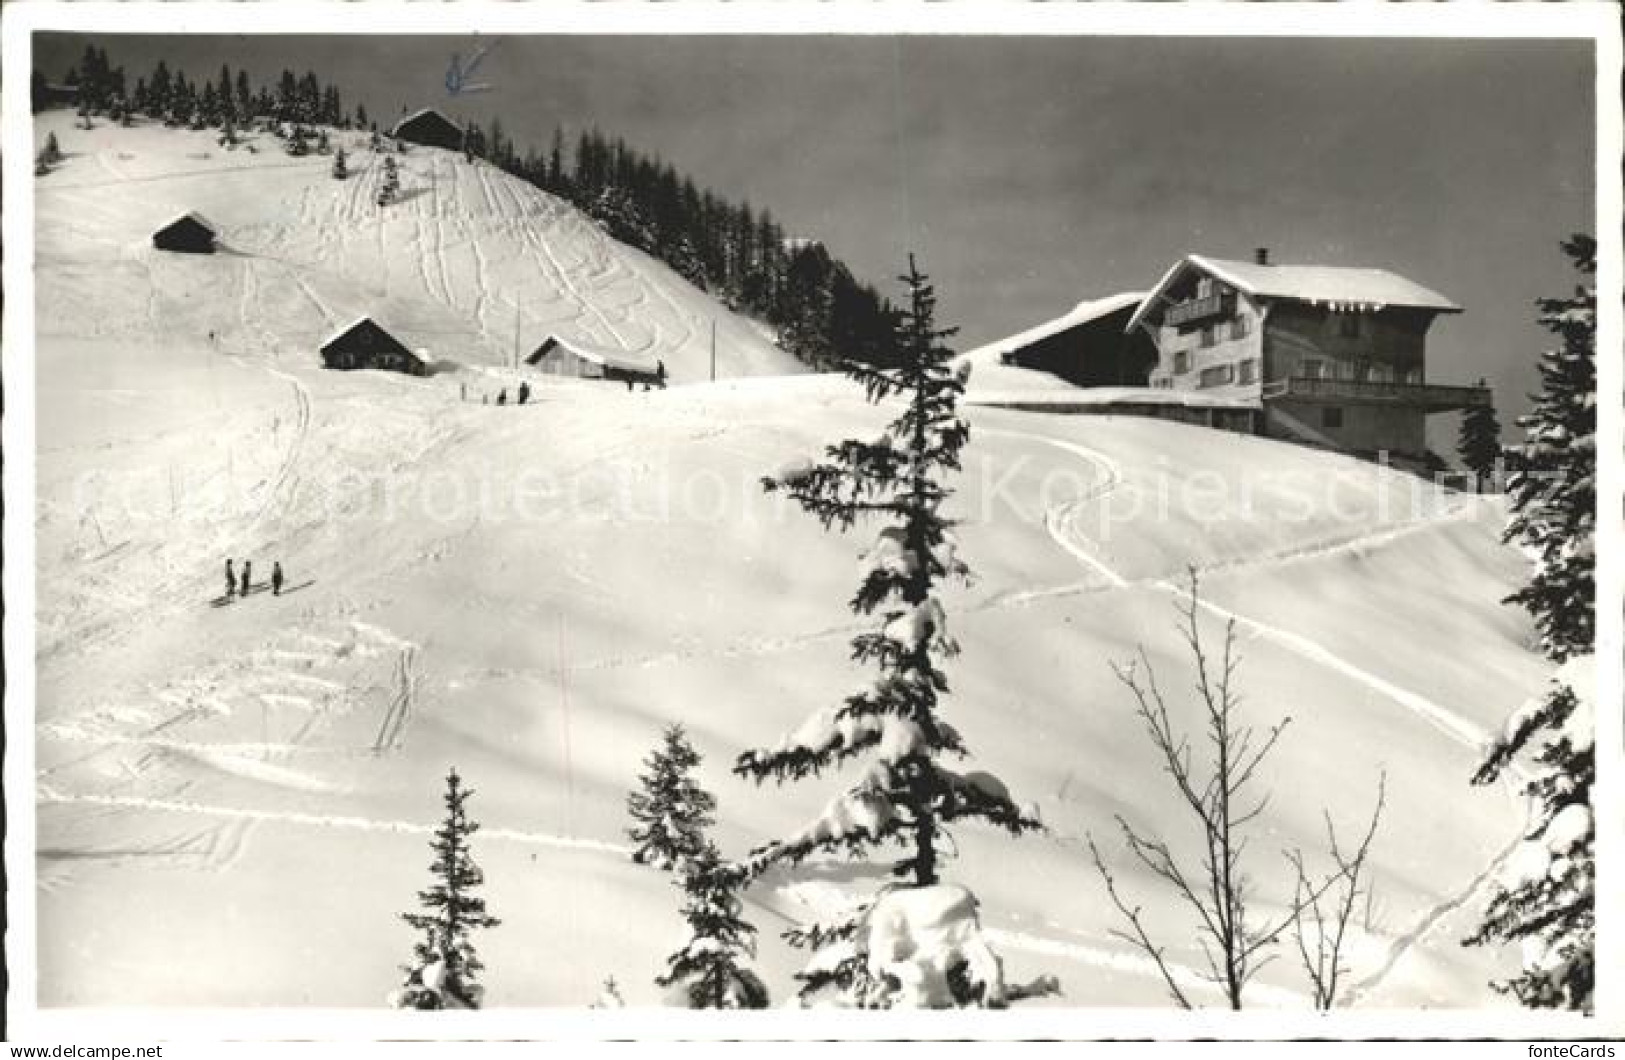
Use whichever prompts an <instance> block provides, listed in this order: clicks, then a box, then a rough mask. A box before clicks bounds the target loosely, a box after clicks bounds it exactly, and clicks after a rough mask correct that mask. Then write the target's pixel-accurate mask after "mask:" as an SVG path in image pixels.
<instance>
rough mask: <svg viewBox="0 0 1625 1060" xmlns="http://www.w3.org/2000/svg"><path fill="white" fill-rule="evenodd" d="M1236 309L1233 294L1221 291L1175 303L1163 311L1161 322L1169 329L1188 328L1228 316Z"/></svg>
mask: <svg viewBox="0 0 1625 1060" xmlns="http://www.w3.org/2000/svg"><path fill="white" fill-rule="evenodd" d="M1235 307H1236V296H1235V294H1234V293H1233V292H1230V291H1223V292H1220V293H1216V294H1210V295H1208V296H1207V297H1206V298H1191V299H1187V300H1186V301H1183V302H1176V303H1174V304H1173V305H1171V306H1169V307H1168V308H1167V309H1166V310H1164V311H1163V315H1162V322H1163V323H1164V324H1166V325H1168V326H1169V327H1171V328H1183V327H1189V326H1191V325H1192V324H1199V323H1202V322H1203V321H1206V320H1211V319H1218V318H1222V317H1227V316H1230V315H1231V314H1232V313H1233V312H1234V311H1235Z"/></svg>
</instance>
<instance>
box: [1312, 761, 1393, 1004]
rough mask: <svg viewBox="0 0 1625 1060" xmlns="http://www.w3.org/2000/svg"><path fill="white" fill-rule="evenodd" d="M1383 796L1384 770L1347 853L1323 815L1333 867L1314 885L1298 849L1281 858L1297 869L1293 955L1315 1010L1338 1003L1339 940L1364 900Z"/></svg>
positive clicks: (1368, 890)
mask: <svg viewBox="0 0 1625 1060" xmlns="http://www.w3.org/2000/svg"><path fill="white" fill-rule="evenodd" d="M1387 800H1388V777H1387V774H1384V775H1383V777H1382V778H1381V779H1380V780H1379V781H1378V782H1377V805H1376V806H1375V807H1374V808H1373V809H1372V811H1371V823H1370V824H1369V825H1367V826H1366V830H1365V836H1364V837H1363V838H1362V839H1361V840H1360V845H1359V846H1358V847H1356V848H1355V849H1354V853H1353V854H1352V855H1351V856H1345V855H1344V853H1343V848H1342V846H1341V845H1340V844H1339V843H1338V841H1337V830H1336V829H1335V828H1334V827H1333V826H1332V818H1331V814H1327V815H1326V842H1327V845H1328V846H1329V848H1330V850H1331V855H1332V863H1333V865H1335V866H1336V871H1335V872H1333V873H1332V874H1331V876H1330V877H1329V878H1327V879H1326V880H1325V881H1323V882H1322V883H1321V884H1320V885H1319V886H1316V885H1315V884H1314V883H1312V882H1311V880H1310V877H1309V873H1308V871H1307V870H1306V869H1305V868H1304V862H1303V852H1302V851H1299V850H1294V851H1290V852H1289V853H1288V854H1287V860H1288V861H1290V862H1291V863H1292V868H1293V870H1294V871H1295V872H1296V873H1297V883H1296V885H1295V886H1294V888H1293V892H1292V904H1293V908H1294V910H1295V912H1296V916H1295V918H1294V921H1293V924H1294V927H1295V929H1296V932H1295V934H1296V936H1297V943H1298V959H1299V960H1300V961H1301V962H1302V963H1303V970H1304V973H1305V974H1306V975H1307V976H1308V978H1309V985H1310V987H1311V989H1312V990H1313V994H1314V1002H1315V1008H1317V1009H1319V1010H1321V1011H1322V1012H1325V1011H1329V1010H1330V1009H1331V1008H1332V1006H1334V1005H1336V1004H1337V1002H1338V989H1339V987H1340V985H1341V983H1342V980H1343V976H1344V975H1346V974H1347V973H1348V972H1349V971H1350V969H1349V966H1348V965H1347V964H1345V963H1344V952H1343V950H1344V944H1345V943H1346V942H1347V941H1348V930H1349V926H1350V925H1351V924H1352V923H1353V922H1354V914H1355V911H1356V910H1357V909H1358V908H1359V907H1360V905H1361V899H1362V898H1363V899H1365V900H1366V902H1367V904H1369V901H1370V898H1371V888H1370V882H1369V879H1368V878H1367V874H1366V860H1367V858H1368V857H1369V855H1370V853H1371V840H1372V839H1373V838H1374V837H1375V836H1376V834H1377V824H1378V822H1379V821H1381V819H1382V811H1383V808H1384V806H1385V805H1386V803H1387Z"/></svg>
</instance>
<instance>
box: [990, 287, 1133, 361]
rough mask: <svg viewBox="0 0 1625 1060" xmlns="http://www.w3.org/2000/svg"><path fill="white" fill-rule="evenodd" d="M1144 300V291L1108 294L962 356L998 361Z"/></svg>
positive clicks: (1084, 302)
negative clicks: (1025, 347) (1023, 348)
mask: <svg viewBox="0 0 1625 1060" xmlns="http://www.w3.org/2000/svg"><path fill="white" fill-rule="evenodd" d="M1143 298H1145V292H1144V291H1123V292H1121V293H1120V294H1113V295H1107V296H1106V297H1105V298H1095V299H1090V300H1086V301H1082V302H1079V303H1078V304H1077V305H1076V306H1074V307H1073V308H1072V309H1071V310H1070V311H1069V312H1067V313H1064V314H1062V315H1061V316H1058V317H1056V318H1055V319H1054V320H1048V321H1045V322H1044V323H1042V324H1039V325H1037V326H1036V327H1030V328H1028V329H1027V330H1026V331H1022V332H1018V333H1016V334H1014V335H1011V336H1009V337H1008V338H1003V339H999V340H998V341H996V342H990V343H988V344H987V345H985V346H978V347H976V348H975V349H974V350H969V351H967V352H966V353H964V354H962V355H961V356H962V357H963V359H965V360H969V361H981V360H985V359H990V358H998V357H1001V356H1003V355H1004V354H1006V353H1008V352H1010V351H1011V350H1019V349H1021V348H1022V347H1024V346H1031V345H1032V344H1033V343H1035V342H1041V341H1043V340H1044V339H1047V338H1049V337H1050V336H1052V335H1059V334H1060V333H1061V332H1063V331H1070V330H1071V329H1073V328H1075V327H1080V326H1081V325H1084V324H1088V323H1091V322H1092V321H1096V320H1099V319H1100V318H1101V317H1107V316H1110V315H1111V314H1113V313H1116V312H1118V311H1120V310H1123V309H1126V308H1128V307H1130V306H1133V305H1137V304H1138V303H1139V302H1140V301H1141V299H1143Z"/></svg>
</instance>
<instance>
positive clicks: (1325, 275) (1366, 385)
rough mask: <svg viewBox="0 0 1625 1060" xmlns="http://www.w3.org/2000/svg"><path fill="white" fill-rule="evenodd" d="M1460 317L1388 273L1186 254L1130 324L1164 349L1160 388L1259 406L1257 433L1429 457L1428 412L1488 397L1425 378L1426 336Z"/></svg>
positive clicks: (1157, 374) (1156, 383)
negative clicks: (1450, 317)
mask: <svg viewBox="0 0 1625 1060" xmlns="http://www.w3.org/2000/svg"><path fill="white" fill-rule="evenodd" d="M1459 312H1461V307H1460V306H1458V305H1456V304H1455V303H1453V302H1451V301H1450V300H1449V299H1448V298H1445V297H1444V296H1443V295H1441V294H1438V293H1437V292H1435V291H1430V290H1428V289H1427V288H1426V287H1423V286H1421V285H1420V284H1417V283H1414V282H1412V281H1411V280H1408V279H1406V278H1405V277H1403V276H1398V275H1396V274H1394V273H1392V272H1387V271H1385V270H1383V269H1364V268H1331V267H1325V266H1309V265H1273V264H1270V262H1269V258H1268V254H1267V252H1266V251H1263V250H1260V251H1258V252H1257V255H1256V256H1255V258H1254V260H1253V261H1250V262H1246V261H1226V260H1221V259H1218V258H1209V257H1204V256H1202V255H1198V254H1192V255H1189V256H1188V257H1186V258H1184V259H1183V260H1182V261H1180V262H1179V263H1178V264H1176V265H1174V267H1173V268H1171V269H1169V270H1168V272H1167V273H1166V274H1165V275H1164V276H1163V277H1162V279H1161V280H1160V281H1159V282H1158V283H1157V285H1156V287H1154V288H1153V289H1152V290H1151V292H1150V293H1149V294H1147V295H1146V297H1145V298H1144V300H1143V301H1141V303H1140V305H1139V307H1138V308H1137V309H1136V310H1135V312H1134V315H1133V317H1132V318H1131V319H1130V320H1129V322H1128V330H1129V331H1134V330H1136V329H1140V330H1143V331H1144V332H1145V333H1146V334H1147V335H1149V336H1150V338H1151V340H1152V342H1153V343H1154V344H1155V346H1156V350H1157V363H1156V367H1155V368H1153V369H1152V370H1151V372H1150V378H1149V380H1148V382H1149V385H1150V386H1151V387H1152V388H1153V389H1155V390H1171V391H1203V392H1204V397H1208V398H1212V399H1220V400H1223V401H1224V402H1225V403H1226V404H1227V405H1231V406H1233V407H1235V408H1236V409H1251V410H1254V417H1255V421H1254V423H1253V425H1252V426H1253V429H1254V430H1256V431H1258V432H1260V433H1264V434H1268V435H1270V436H1272V437H1278V438H1288V439H1293V440H1296V441H1301V442H1309V443H1311V444H1316V445H1323V446H1327V447H1330V448H1335V449H1340V450H1343V451H1346V452H1351V453H1359V454H1366V455H1372V454H1376V453H1379V452H1387V453H1390V454H1394V455H1400V456H1414V457H1422V456H1423V455H1425V453H1426V451H1427V437H1426V435H1427V432H1426V422H1427V416H1428V414H1429V413H1434V412H1448V411H1452V410H1459V409H1464V408H1468V407H1470V406H1474V405H1488V404H1489V403H1490V400H1491V399H1490V392H1489V390H1488V389H1487V388H1484V387H1471V386H1442V385H1438V384H1435V383H1432V382H1430V381H1429V379H1428V374H1427V354H1426V342H1427V333H1428V329H1429V327H1430V326H1431V325H1432V324H1433V321H1434V319H1435V318H1436V317H1438V316H1439V315H1440V314H1442V313H1459ZM1171 396H1172V395H1170V397H1171Z"/></svg>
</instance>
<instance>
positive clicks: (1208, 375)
mask: <svg viewBox="0 0 1625 1060" xmlns="http://www.w3.org/2000/svg"><path fill="white" fill-rule="evenodd" d="M1234 378H1235V369H1234V367H1233V366H1232V365H1228V364H1217V365H1214V366H1213V367H1212V368H1204V369H1202V375H1201V386H1202V388H1203V389H1204V390H1205V389H1207V388H1208V387H1214V386H1226V385H1228V384H1229V383H1230V381H1231V380H1232V379H1234Z"/></svg>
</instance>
